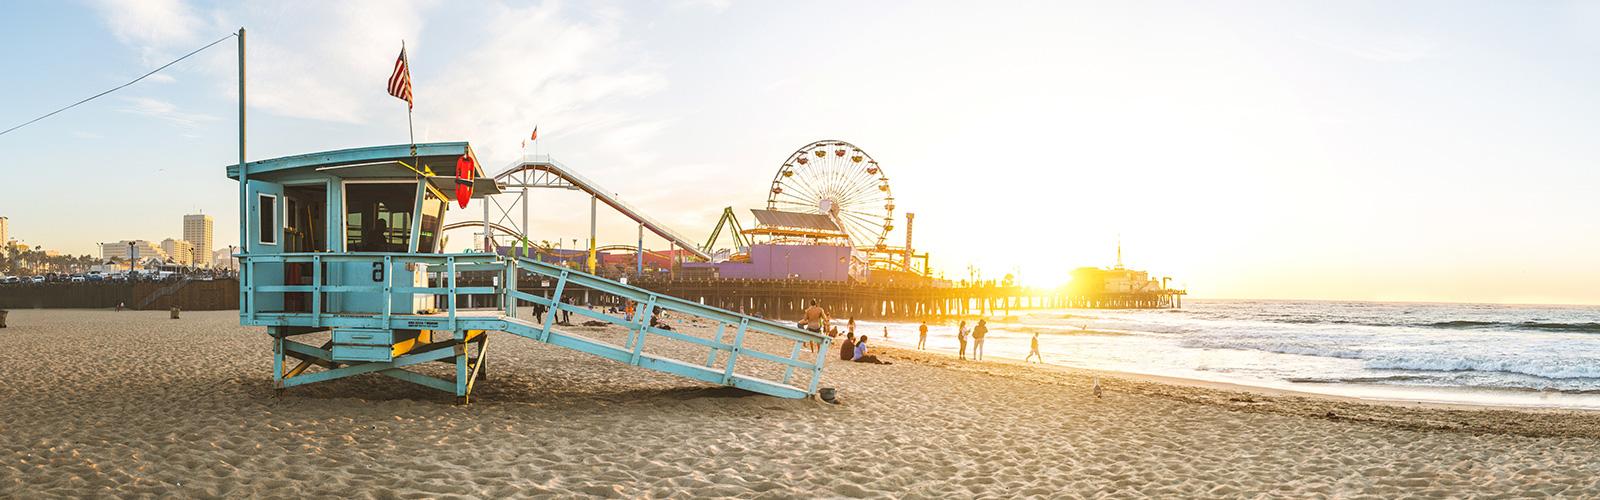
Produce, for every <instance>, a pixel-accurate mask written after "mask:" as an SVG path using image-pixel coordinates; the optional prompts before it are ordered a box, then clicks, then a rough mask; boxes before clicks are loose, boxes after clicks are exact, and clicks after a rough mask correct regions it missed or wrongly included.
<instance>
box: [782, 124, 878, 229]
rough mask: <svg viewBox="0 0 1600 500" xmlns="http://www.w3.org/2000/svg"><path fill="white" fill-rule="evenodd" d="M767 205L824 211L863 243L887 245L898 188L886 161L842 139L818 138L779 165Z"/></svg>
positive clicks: (812, 211)
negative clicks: (891, 185) (886, 172)
mask: <svg viewBox="0 0 1600 500" xmlns="http://www.w3.org/2000/svg"><path fill="white" fill-rule="evenodd" d="M767 209H768V210H782V211H785V212H803V213H814V214H822V215H826V216H828V217H830V218H832V219H833V221H834V223H836V224H838V225H839V228H840V229H843V230H844V232H845V233H847V234H848V235H849V236H850V244H851V245H852V246H855V247H858V248H861V247H865V248H878V247H882V246H883V242H884V239H885V238H886V237H888V235H889V231H893V230H894V193H893V192H891V191H890V190H889V177H888V176H886V175H884V173H883V167H880V166H878V161H877V160H874V159H872V156H870V155H868V154H867V152H866V151H862V150H861V148H858V147H856V146H855V145H854V144H850V143H848V142H844V141H817V142H813V143H811V144H807V145H806V146H805V147H803V148H800V149H799V150H796V151H795V152H794V154H791V155H789V158H788V159H787V160H784V162H783V166H782V167H778V173H777V175H775V176H773V178H772V189H771V190H770V191H768V192H767Z"/></svg>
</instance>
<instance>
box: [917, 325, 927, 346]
mask: <svg viewBox="0 0 1600 500" xmlns="http://www.w3.org/2000/svg"><path fill="white" fill-rule="evenodd" d="M927 348H928V320H922V326H918V327H917V350H918V351H921V350H926V349H927Z"/></svg>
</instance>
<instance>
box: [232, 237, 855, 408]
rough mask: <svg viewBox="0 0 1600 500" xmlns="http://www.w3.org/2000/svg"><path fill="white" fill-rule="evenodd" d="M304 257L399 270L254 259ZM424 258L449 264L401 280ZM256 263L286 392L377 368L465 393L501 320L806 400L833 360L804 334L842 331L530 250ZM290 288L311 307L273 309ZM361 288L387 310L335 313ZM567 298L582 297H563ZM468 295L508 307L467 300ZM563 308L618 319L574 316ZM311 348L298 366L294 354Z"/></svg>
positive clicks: (634, 362)
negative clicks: (334, 268) (399, 307)
mask: <svg viewBox="0 0 1600 500" xmlns="http://www.w3.org/2000/svg"><path fill="white" fill-rule="evenodd" d="M294 262H309V263H311V265H312V268H313V269H318V268H321V267H322V266H323V265H324V264H330V263H332V264H338V263H354V264H356V265H357V266H360V267H361V268H363V269H369V268H370V269H375V270H382V271H383V272H382V273H374V275H375V276H379V275H382V276H386V278H385V279H384V280H383V281H382V283H381V284H373V285H349V284H327V283H324V279H323V276H322V273H316V275H315V276H314V277H313V279H312V282H311V283H310V284H296V285H277V284H260V283H256V282H255V280H254V279H252V278H253V275H254V274H256V272H255V271H252V270H251V269H255V268H257V267H262V268H263V269H268V267H263V266H271V265H278V266H281V265H283V264H285V263H294ZM413 264H422V265H426V268H427V269H429V270H430V271H433V270H437V272H436V274H435V277H434V278H432V280H431V281H432V283H422V284H419V283H409V282H402V281H400V280H397V279H393V278H387V277H388V276H393V275H394V274H395V273H394V272H393V271H395V270H399V269H404V268H406V267H407V266H411V265H413ZM242 265H243V266H244V268H245V269H246V271H245V272H242V273H241V288H242V289H243V290H244V291H245V297H247V298H248V300H244V301H241V305H240V321H241V323H242V324H246V325H262V326H267V327H268V333H269V334H271V335H272V336H273V338H274V348H273V351H274V363H273V365H274V377H273V381H274V387H275V388H277V389H279V390H282V389H286V388H289V387H293V386H298V385H304V384H309V383H315V382H322V381H328V380H335V379H339V378H344V377H349V376H355V375H360V374H367V373H373V374H378V375H383V376H389V377H393V378H397V379H400V380H404V381H408V382H412V383H416V384H420V385H423V386H427V387H431V388H434V389H438V390H442V391H446V392H453V393H455V395H456V396H457V398H458V401H459V402H462V403H465V402H467V401H468V400H469V397H470V396H471V394H472V392H473V389H475V387H476V385H477V383H478V382H479V381H481V380H483V379H485V378H486V377H485V374H486V371H485V369H484V365H485V364H486V360H487V359H488V350H487V347H488V339H489V337H490V336H489V335H488V333H487V332H504V333H505V334H510V335H511V336H514V337H520V338H525V339H529V340H533V341H537V342H542V343H545V344H549V345H552V346H556V347H562V348H567V349H572V350H576V351H579V352H583V353H587V354H591V355H594V356H599V357H601V358H605V359H608V360H612V361H615V362H618V363H621V364H624V365H630V366H632V367H638V368H644V369H648V370H653V371H657V372H662V373H668V374H672V375H676V376H680V377H684V378H689V379H692V380H696V381H700V382H705V383H710V384H715V385H721V386H727V387H734V388H738V389H743V390H747V391H751V392H755V393H760V394H767V395H771V396H778V397H784V398H803V397H807V396H809V395H811V394H813V393H815V392H816V390H817V384H818V381H819V380H820V378H821V376H822V369H823V365H824V362H825V360H826V358H827V356H822V355H817V356H814V357H809V359H803V357H802V353H803V352H804V348H803V347H804V345H805V344H807V343H816V344H820V345H821V349H820V351H821V352H828V349H827V346H828V344H829V338H828V337H826V336H823V335H819V334H815V333H811V332H808V331H804V330H800V329H797V328H794V327H792V326H788V325H783V324H779V323H776V322H773V321H769V320H765V319H760V318H754V317H750V316H745V315H741V314H738V313H735V312H732V311H728V310H724V309H719V308H715V307H711V306H706V305H704V304H700V303H697V302H693V301H689V300H684V299H681V298H677V297H671V296H666V295H661V294H658V293H655V292H651V291H648V290H645V289H642V288H638V287H635V286H631V285H627V284H623V283H619V282H616V281H612V280H609V279H605V278H601V277H599V276H595V275H591V274H586V273H582V272H579V271H576V270H572V269H567V268H564V267H559V266H555V265H552V264H547V263H543V262H539V261H536V260H530V259H521V258H509V257H504V256H499V255H492V254H445V255H440V254H365V255H362V254H346V255H328V254H278V255H271V256H260V257H255V256H247V257H246V258H245V259H244V262H243V263H242ZM469 274H470V275H471V276H469V277H468V278H467V279H463V276H466V275H469ZM521 277H532V278H534V281H537V282H543V283H547V284H553V287H545V286H541V290H539V291H537V292H538V293H532V292H529V291H523V290H520V289H519V286H518V283H519V281H521V280H519V279H518V278H521ZM289 293H300V294H306V295H309V296H310V299H309V300H308V302H309V308H310V311H294V312H289V311H262V310H259V309H260V308H261V307H260V305H261V304H266V305H268V306H271V305H274V304H279V303H281V302H275V301H282V300H283V295H284V294H289ZM357 293H364V294H378V293H381V295H380V297H382V298H384V299H385V302H383V304H385V305H384V307H383V309H384V312H382V313H367V314H354V313H349V312H341V313H329V312H326V311H324V308H325V307H327V306H326V303H328V302H329V301H330V299H331V296H333V295H338V294H357ZM274 294H276V295H274ZM418 296H423V297H430V298H431V302H432V303H434V304H435V307H436V308H437V309H438V310H432V311H427V312H405V311H395V310H392V309H395V308H394V307H393V304H396V303H399V304H408V303H410V302H411V301H412V300H413V299H414V298H415V297H418ZM469 297H470V299H471V300H467V299H468V298H469ZM563 297H565V298H567V299H568V300H561V298H563ZM580 297H588V298H590V299H591V300H595V299H601V298H603V299H604V301H605V302H607V303H609V304H612V305H613V306H617V305H620V304H632V305H633V308H634V312H635V314H633V315H632V316H631V317H629V316H627V315H615V314H612V313H608V312H606V311H605V310H594V309H591V308H589V307H584V306H579V305H576V304H573V303H572V302H573V300H572V299H574V298H580ZM463 302H473V303H496V304H498V306H497V307H493V308H487V309H483V308H480V309H470V308H464V307H458V305H459V304H461V303H463ZM529 305H537V306H542V307H543V308H545V309H546V310H547V311H548V312H546V313H545V314H544V315H543V316H542V319H540V320H535V319H533V318H532V317H531V315H528V314H525V313H526V312H527V311H526V310H525V309H524V308H527V307H528V306H529ZM617 309H620V307H617ZM557 312H565V313H569V314H571V315H572V316H573V317H574V318H573V319H574V320H579V319H587V320H588V322H589V323H590V324H591V325H593V324H595V323H594V322H599V323H600V324H604V325H605V326H606V327H605V328H592V327H575V326H571V325H564V324H560V323H558V322H557ZM658 312H666V313H670V314H671V315H672V316H671V317H672V319H673V320H681V321H682V322H680V323H679V324H680V325H683V324H685V323H684V322H686V323H689V324H694V323H702V324H703V323H707V322H709V323H710V325H711V326H710V328H695V329H686V330H684V331H678V330H674V329H673V328H671V327H670V326H668V325H669V324H670V323H669V322H663V323H659V324H657V323H654V322H653V321H651V319H652V318H653V317H655V316H656V314H657V313H658ZM519 313H522V314H519ZM616 327H620V328H616ZM330 331H331V332H330ZM317 332H330V333H331V338H330V339H328V340H327V341H326V342H325V343H323V344H321V346H320V347H319V346H316V345H313V344H310V343H305V342H302V341H298V340H295V338H296V336H298V335H306V334H314V333H317ZM697 332H698V333H697ZM600 337H605V338H600ZM773 351H776V352H773ZM297 360H298V364H295V365H294V366H290V364H293V363H295V362H296V361H297ZM424 363H446V364H451V365H453V366H454V367H455V372H456V373H455V377H454V379H453V380H451V379H448V378H444V377H437V376H433V375H430V374H425V373H419V372H417V371H413V370H414V367H416V366H418V365H421V364H424ZM312 368H320V370H312ZM618 368H619V369H629V368H626V367H621V366H619V367H618ZM500 369H502V370H503V369H506V368H500Z"/></svg>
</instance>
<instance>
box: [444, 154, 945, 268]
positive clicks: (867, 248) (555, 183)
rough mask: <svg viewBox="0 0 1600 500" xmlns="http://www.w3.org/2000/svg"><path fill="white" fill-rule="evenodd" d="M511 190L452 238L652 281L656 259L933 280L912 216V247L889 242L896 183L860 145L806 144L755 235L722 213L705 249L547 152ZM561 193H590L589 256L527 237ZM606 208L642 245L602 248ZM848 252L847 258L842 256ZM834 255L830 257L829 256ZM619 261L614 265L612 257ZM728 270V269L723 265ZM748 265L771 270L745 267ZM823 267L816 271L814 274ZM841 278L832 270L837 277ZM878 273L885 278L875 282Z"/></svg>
mask: <svg viewBox="0 0 1600 500" xmlns="http://www.w3.org/2000/svg"><path fill="white" fill-rule="evenodd" d="M493 180H494V182H495V185H496V186H497V187H498V188H499V189H501V190H503V191H504V192H503V193H502V194H500V195H498V196H490V197H487V198H485V199H484V202H483V218H482V220H477V221H461V222H455V223H451V224H447V225H445V226H444V228H443V230H444V231H447V232H448V231H453V230H470V231H474V232H475V233H476V234H475V235H474V236H475V237H476V238H477V241H479V243H480V244H479V245H475V246H476V247H477V248H478V249H480V250H482V251H484V252H490V253H505V254H508V255H519V256H524V257H528V258H533V259H536V260H542V261H545V262H555V263H576V264H577V265H576V266H573V267H575V268H579V269H583V270H585V271H587V272H589V273H590V274H606V275H611V276H620V275H629V274H631V275H634V276H639V275H644V274H645V264H646V261H647V256H648V257H650V258H649V259H648V260H650V261H652V262H655V263H665V264H667V265H668V266H670V267H674V268H676V267H680V266H681V267H684V268H685V269H686V270H690V271H695V270H702V271H709V272H711V273H712V274H713V275H716V274H721V275H727V276H732V277H745V278H758V279H786V278H790V277H796V276H805V275H806V273H804V272H794V271H795V269H793V266H790V265H785V266H781V267H783V268H784V269H782V270H779V269H778V268H779V267H780V266H777V265H773V264H771V263H768V264H769V265H765V266H762V265H760V263H759V262H753V261H759V260H761V258H762V256H773V255H782V256H783V258H784V260H786V261H790V260H792V261H794V262H807V263H808V264H806V265H810V266H812V267H813V268H814V267H815V266H817V265H822V263H827V264H828V265H831V266H834V267H839V268H840V269H838V270H837V271H838V272H821V273H813V274H815V275H817V276H833V277H834V278H832V279H848V280H854V281H869V280H872V279H876V280H882V279H885V277H889V278H888V279H896V278H898V279H899V280H901V281H918V280H920V281H931V278H932V274H933V273H932V270H931V268H930V267H929V266H928V254H927V253H926V252H916V251H914V250H912V246H911V243H912V240H911V231H910V230H911V222H912V217H913V216H912V214H909V213H908V214H906V236H907V237H906V244H905V246H892V245H888V244H887V241H888V236H889V234H890V232H891V231H893V230H894V228H895V226H894V212H895V199H894V194H893V191H892V190H891V188H890V185H889V177H888V175H887V174H886V173H885V172H884V169H883V167H882V166H881V165H879V164H878V161H877V160H875V159H873V158H872V156H871V155H869V154H868V153H866V152H865V151H863V150H862V149H861V148H859V147H857V146H855V145H854V144H851V143H848V142H844V141H838V140H824V141H816V142H813V143H810V144H807V145H805V146H803V147H801V148H800V149H797V150H795V151H794V152H793V153H791V154H790V155H789V156H788V157H787V159H785V160H784V162H783V163H782V165H781V166H780V167H779V168H778V171H777V172H776V173H775V174H774V175H773V179H772V182H771V185H770V186H769V188H768V192H767V202H766V208H765V209H761V210H752V211H751V213H752V215H753V216H754V217H755V219H756V225H755V226H754V227H751V228H749V229H745V228H744V224H742V223H741V222H740V221H739V218H738V217H737V215H736V213H735V212H734V210H733V207H727V208H724V209H723V212H722V216H721V217H720V218H719V219H718V220H717V224H716V225H715V226H714V227H713V228H712V230H711V232H710V237H709V238H707V239H706V240H705V242H704V243H699V244H696V243H694V242H692V241H690V240H689V239H688V238H686V237H684V236H683V235H682V234H680V233H678V232H676V231H673V230H672V229H670V228H668V227H666V226H665V225H664V224H662V223H661V222H659V221H657V220H656V219H653V218H651V217H650V216H649V215H648V214H646V213H645V212H644V211H642V210H639V209H637V208H635V207H633V206H631V205H629V204H628V203H626V202H624V201H622V200H621V199H620V198H619V197H618V196H617V195H616V194H615V192H614V191H611V190H608V189H606V188H604V187H602V186H600V185H599V184H598V183H596V182H595V181H593V180H590V179H588V178H586V177H584V176H582V175H581V174H579V173H577V172H576V171H575V170H573V169H571V168H569V167H567V166H565V165H563V164H562V163H560V162H558V161H556V160H555V159H553V158H551V157H549V156H547V155H534V156H526V157H523V158H522V159H520V160H518V161H516V162H514V163H513V164H512V165H510V166H508V167H507V168H505V169H504V170H502V171H501V172H500V173H498V174H495V175H494V177H493ZM541 188H542V189H562V190H570V191H578V192H581V193H583V194H587V195H589V207H590V208H589V239H588V241H589V243H588V245H587V248H586V250H585V251H583V252H581V253H580V252H577V251H574V250H560V249H557V248H551V247H549V246H545V245H541V244H540V243H539V242H536V241H534V240H533V239H531V238H530V237H528V236H527V235H528V234H530V233H531V231H530V228H529V215H528V214H529V210H530V207H534V206H536V205H537V202H535V201H533V199H532V193H531V190H534V189H541ZM601 204H604V205H606V206H608V207H610V208H612V209H613V210H615V211H616V212H618V213H620V214H622V215H624V216H625V217H627V218H628V219H630V220H632V221H634V222H635V223H637V225H638V228H639V231H638V240H637V243H636V244H635V245H606V246H601V245H599V243H597V242H598V238H597V234H596V218H597V216H598V215H597V210H598V208H597V207H598V206H599V205H601ZM647 231H648V232H649V233H651V234H654V235H656V236H659V237H661V238H662V239H665V240H666V241H667V243H668V245H669V249H668V250H665V251H650V250H647V249H644V248H645V244H644V236H645V233H646V232H647ZM724 233H726V234H728V235H729V237H730V240H731V242H732V247H731V248H728V247H724V248H721V249H719V248H717V243H718V241H719V240H720V239H721V238H722V235H723V234H724ZM841 251H842V252H843V253H844V254H846V255H847V257H846V258H845V260H844V261H842V262H841V261H840V260H839V257H838V256H831V255H833V254H835V253H839V252H841ZM609 252H620V253H623V254H632V256H633V259H632V260H633V266H632V268H633V269H632V270H631V271H632V272H631V273H629V272H618V271H617V270H615V269H611V270H606V269H602V268H601V266H600V264H601V263H602V261H605V260H607V259H603V257H604V256H605V254H607V253H609ZM824 254H826V255H824ZM611 261H612V262H615V260H611ZM724 264H726V266H725V265H724ZM744 264H756V266H755V267H759V268H761V269H763V271H760V272H752V271H750V270H749V269H748V268H750V267H751V266H743V267H745V268H746V269H743V270H736V269H733V267H738V266H740V265H744ZM812 270H815V269H812ZM829 271H833V270H829ZM873 273H877V274H878V278H871V275H872V274H873Z"/></svg>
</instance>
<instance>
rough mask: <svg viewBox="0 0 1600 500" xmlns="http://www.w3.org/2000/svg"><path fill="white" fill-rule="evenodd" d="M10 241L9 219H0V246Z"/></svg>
mask: <svg viewBox="0 0 1600 500" xmlns="http://www.w3.org/2000/svg"><path fill="white" fill-rule="evenodd" d="M7 241H11V219H7V218H5V217H0V245H5V244H6V242H7Z"/></svg>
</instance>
